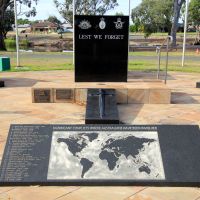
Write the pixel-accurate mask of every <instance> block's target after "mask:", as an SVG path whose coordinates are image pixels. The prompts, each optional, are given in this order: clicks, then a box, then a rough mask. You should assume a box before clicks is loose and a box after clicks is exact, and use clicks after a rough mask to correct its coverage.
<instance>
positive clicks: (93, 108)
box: [85, 89, 119, 124]
mask: <svg viewBox="0 0 200 200" xmlns="http://www.w3.org/2000/svg"><path fill="white" fill-rule="evenodd" d="M85 124H119V114H118V108H117V102H116V93H115V90H114V89H88V94H87V106H86V115H85Z"/></svg>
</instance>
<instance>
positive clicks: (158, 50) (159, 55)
mask: <svg viewBox="0 0 200 200" xmlns="http://www.w3.org/2000/svg"><path fill="white" fill-rule="evenodd" d="M156 51H157V54H158V72H157V79H160V57H161V48H160V47H157V49H156Z"/></svg>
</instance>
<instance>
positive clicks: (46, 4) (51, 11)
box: [19, 0, 142, 21]
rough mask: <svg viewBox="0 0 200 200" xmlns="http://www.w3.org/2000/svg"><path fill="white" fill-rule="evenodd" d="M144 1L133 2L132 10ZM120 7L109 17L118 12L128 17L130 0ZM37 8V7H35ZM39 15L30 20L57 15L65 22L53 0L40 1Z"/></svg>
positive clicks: (136, 0)
mask: <svg viewBox="0 0 200 200" xmlns="http://www.w3.org/2000/svg"><path fill="white" fill-rule="evenodd" d="M141 1H142V0H131V8H134V7H136V6H137V5H138V4H139V3H141ZM118 4H119V6H118V7H116V8H115V9H114V10H111V11H108V13H106V14H108V15H114V14H115V13H116V12H123V13H124V15H128V12H129V0H118ZM34 6H35V5H34ZM36 10H37V15H36V16H35V17H30V18H29V19H30V20H44V19H47V18H48V17H49V16H50V15H53V16H54V15H55V16H56V17H58V18H59V19H60V20H61V21H64V20H63V19H62V17H61V16H60V15H59V13H58V11H57V9H56V8H55V5H54V3H53V0H39V2H38V4H37V5H36ZM20 17H22V18H26V17H25V16H19V18H20Z"/></svg>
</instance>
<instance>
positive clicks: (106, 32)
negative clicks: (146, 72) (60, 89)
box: [75, 15, 129, 82]
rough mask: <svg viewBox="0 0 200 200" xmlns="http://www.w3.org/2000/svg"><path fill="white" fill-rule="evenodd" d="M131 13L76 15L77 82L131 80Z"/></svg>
mask: <svg viewBox="0 0 200 200" xmlns="http://www.w3.org/2000/svg"><path fill="white" fill-rule="evenodd" d="M128 32H129V17H128V16H86V15H84V16H82V15H76V16H75V81H76V82H127V69H128Z"/></svg>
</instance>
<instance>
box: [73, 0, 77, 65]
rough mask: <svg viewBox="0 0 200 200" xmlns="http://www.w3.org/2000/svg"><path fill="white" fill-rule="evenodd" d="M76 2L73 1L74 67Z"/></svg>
mask: <svg viewBox="0 0 200 200" xmlns="http://www.w3.org/2000/svg"><path fill="white" fill-rule="evenodd" d="M75 14H76V8H75V0H73V65H75Z"/></svg>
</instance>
